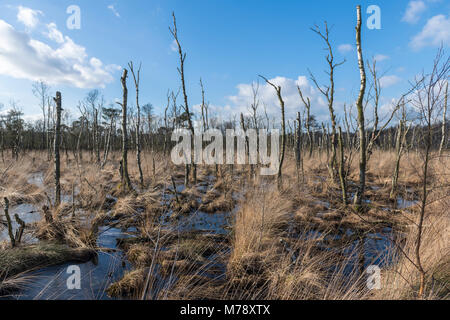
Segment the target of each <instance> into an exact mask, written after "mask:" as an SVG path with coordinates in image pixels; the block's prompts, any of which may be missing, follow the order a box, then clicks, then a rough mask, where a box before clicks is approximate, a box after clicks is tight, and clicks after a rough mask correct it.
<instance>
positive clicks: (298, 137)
mask: <svg viewBox="0 0 450 320" xmlns="http://www.w3.org/2000/svg"><path fill="white" fill-rule="evenodd" d="M295 140H296V142H295V163H296V165H297V182H300V179H299V176H298V175H299V172H300V170H302V168H303V166H302V120H301V118H300V112H297V130H296V139H295ZM302 179H304V174H303V170H302Z"/></svg>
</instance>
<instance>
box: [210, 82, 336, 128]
mask: <svg viewBox="0 0 450 320" xmlns="http://www.w3.org/2000/svg"><path fill="white" fill-rule="evenodd" d="M269 81H270V82H272V83H274V84H276V85H279V86H281V95H282V97H283V100H284V102H285V113H286V118H288V119H294V118H295V117H296V113H297V112H298V111H302V110H303V109H304V105H303V103H302V101H301V100H300V96H299V94H298V90H297V85H299V86H300V88H301V90H302V92H303V95H304V96H305V99H306V97H309V98H310V100H311V113H312V114H314V115H315V116H316V117H317V119H318V120H319V121H327V120H328V119H329V115H328V106H327V104H326V102H325V100H324V99H323V97H322V96H321V94H320V93H319V92H318V90H316V89H315V88H314V87H313V86H312V85H311V83H310V82H309V81H308V79H307V78H306V77H305V76H299V77H298V78H297V79H290V78H285V77H280V76H278V77H275V78H273V79H269ZM259 82H260V85H259V90H258V96H259V101H260V105H259V109H258V112H259V114H260V115H263V114H264V106H263V104H265V106H266V110H267V114H268V116H269V117H270V118H271V119H272V118H273V117H275V118H277V119H280V114H281V112H280V104H279V101H278V98H277V95H276V92H275V89H274V88H273V87H272V86H270V85H269V84H266V83H265V82H264V81H263V80H261V79H260V80H259ZM237 89H238V93H237V94H236V95H233V96H229V97H227V99H228V100H229V104H227V105H226V106H224V107H219V106H218V107H217V108H214V107H210V108H211V110H212V111H213V112H215V113H217V114H220V115H222V116H223V117H224V118H225V119H229V118H230V116H231V117H232V116H233V115H239V114H240V113H241V112H242V113H243V114H244V115H249V114H250V112H249V106H250V104H251V103H252V102H253V91H252V84H251V83H245V84H239V85H238V86H237Z"/></svg>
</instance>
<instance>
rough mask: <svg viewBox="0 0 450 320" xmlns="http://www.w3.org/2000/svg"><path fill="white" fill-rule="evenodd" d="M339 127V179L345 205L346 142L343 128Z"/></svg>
mask: <svg viewBox="0 0 450 320" xmlns="http://www.w3.org/2000/svg"><path fill="white" fill-rule="evenodd" d="M338 129H339V136H338V140H339V180H340V182H341V189H342V202H343V203H344V206H346V205H347V182H346V177H345V170H344V164H345V163H344V159H345V158H344V142H343V138H342V129H341V127H339V128H338Z"/></svg>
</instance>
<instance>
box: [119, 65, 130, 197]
mask: <svg viewBox="0 0 450 320" xmlns="http://www.w3.org/2000/svg"><path fill="white" fill-rule="evenodd" d="M127 76H128V70H127V69H123V74H122V77H121V78H120V81H121V83H122V90H123V97H122V103H120V102H116V103H117V104H118V105H120V106H121V107H122V162H121V164H122V169H121V176H122V188H123V189H127V190H128V191H132V190H133V187H132V186H131V181H130V176H129V175H128V137H127V102H128V88H127Z"/></svg>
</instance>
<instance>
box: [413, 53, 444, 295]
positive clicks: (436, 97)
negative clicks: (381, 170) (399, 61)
mask: <svg viewBox="0 0 450 320" xmlns="http://www.w3.org/2000/svg"><path fill="white" fill-rule="evenodd" d="M449 73H450V58H449V57H448V56H447V57H445V56H444V50H443V48H442V46H441V48H440V49H439V50H438V53H437V55H436V58H435V60H434V63H433V69H432V71H431V73H430V74H429V75H427V76H424V75H423V76H422V78H421V79H419V80H416V86H417V90H415V99H414V101H413V104H414V106H415V108H416V110H419V115H420V120H421V122H422V125H423V126H424V128H425V131H424V135H423V143H424V147H425V148H424V150H423V159H424V160H423V171H422V175H421V176H422V181H421V185H422V186H421V188H422V192H421V202H420V213H419V222H418V223H417V241H416V246H415V260H416V263H415V266H416V267H417V269H418V271H419V273H420V283H419V292H418V296H419V298H422V297H423V295H424V290H425V277H426V274H427V273H426V270H425V269H424V266H423V264H422V259H421V254H420V250H421V245H422V234H423V228H424V221H425V214H426V206H427V204H428V203H427V201H428V195H429V185H428V184H429V183H430V182H431V181H429V180H430V179H429V174H430V173H429V165H430V164H429V162H430V158H431V149H432V146H433V123H434V121H435V120H436V118H435V117H436V115H437V114H438V113H439V110H438V109H439V107H441V106H442V104H443V102H442V95H443V94H444V93H443V92H444V80H447V79H448V77H449Z"/></svg>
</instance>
